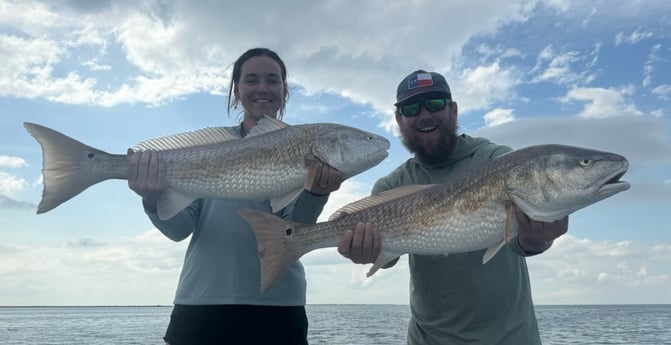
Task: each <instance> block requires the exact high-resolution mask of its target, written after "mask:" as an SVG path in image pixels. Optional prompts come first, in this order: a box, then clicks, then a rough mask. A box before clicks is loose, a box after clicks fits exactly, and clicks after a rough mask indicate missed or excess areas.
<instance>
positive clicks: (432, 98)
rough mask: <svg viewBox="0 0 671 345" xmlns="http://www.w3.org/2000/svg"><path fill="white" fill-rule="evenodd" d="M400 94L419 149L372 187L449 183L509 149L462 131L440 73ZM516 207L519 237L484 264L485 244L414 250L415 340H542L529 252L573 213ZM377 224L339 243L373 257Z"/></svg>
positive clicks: (399, 117) (418, 78)
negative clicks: (547, 217)
mask: <svg viewBox="0 0 671 345" xmlns="http://www.w3.org/2000/svg"><path fill="white" fill-rule="evenodd" d="M396 100H397V102H396V104H395V106H396V122H397V123H398V126H399V129H400V134H401V139H402V141H403V144H404V145H405V146H406V148H407V149H408V150H409V151H410V152H412V153H413V154H414V157H412V158H410V159H409V160H407V161H406V162H405V163H403V164H402V165H401V166H399V167H398V168H397V169H396V170H394V171H392V172H391V174H389V175H388V176H385V177H383V178H381V179H379V180H378V181H377V182H376V183H375V185H374V187H373V194H377V193H380V192H382V191H385V190H389V189H393V188H397V187H400V186H403V185H408V184H436V183H443V182H445V181H448V180H449V179H450V177H452V176H454V175H455V174H456V173H457V172H459V171H462V170H465V169H469V168H470V167H472V166H473V165H475V164H477V163H479V162H482V161H485V160H489V159H493V158H495V157H497V156H499V155H501V154H504V153H506V152H509V151H511V149H510V148H509V147H506V146H499V145H496V144H494V143H492V142H490V141H489V140H487V139H484V138H474V137H470V136H468V135H465V134H461V135H457V103H456V102H454V101H453V100H452V94H451V92H450V88H449V86H448V84H447V81H445V78H444V77H443V76H442V75H440V74H438V73H435V72H426V71H423V70H418V71H415V72H412V73H411V74H410V75H408V76H407V77H405V78H404V79H403V80H402V81H401V83H400V84H399V85H398V89H397V93H396ZM515 215H516V218H517V222H518V235H517V237H516V238H512V239H511V240H510V242H509V243H508V244H507V245H506V246H505V247H504V248H502V249H501V250H500V251H499V252H498V253H497V254H496V255H495V256H494V257H493V258H492V260H491V261H489V262H488V263H486V264H483V263H482V256H483V254H484V250H480V251H475V252H469V253H463V254H451V255H449V256H443V255H414V254H413V255H410V256H409V266H410V308H411V317H410V321H409V325H408V339H407V342H408V344H409V345H419V344H423V345H424V344H440V345H446V344H510V345H520V344H524V345H530V344H540V337H539V334H538V326H537V323H536V316H535V312H534V306H533V302H532V300H531V287H530V284H529V274H528V271H527V265H526V260H525V257H527V256H531V255H535V254H539V253H542V252H544V251H545V250H547V249H548V248H549V247H550V246H551V245H552V241H553V240H554V239H555V238H557V237H559V236H561V235H562V234H564V233H566V231H567V229H568V217H566V218H564V219H562V220H559V221H557V222H553V223H543V222H537V221H534V220H531V219H530V218H529V217H527V216H526V215H525V214H523V213H522V212H521V211H520V210H519V209H517V208H515ZM374 225H375V224H358V225H357V227H356V229H354V231H348V232H347V233H346V234H345V236H343V238H342V240H341V241H340V244H339V246H338V251H339V252H340V253H341V254H342V255H343V256H345V257H347V258H350V259H351V260H352V261H353V262H355V263H372V262H374V261H375V259H376V258H377V256H378V255H379V253H380V246H381V245H380V231H379V229H376V228H375V227H374ZM395 263H396V262H393V263H391V264H389V265H387V267H391V266H393V265H394V264H395Z"/></svg>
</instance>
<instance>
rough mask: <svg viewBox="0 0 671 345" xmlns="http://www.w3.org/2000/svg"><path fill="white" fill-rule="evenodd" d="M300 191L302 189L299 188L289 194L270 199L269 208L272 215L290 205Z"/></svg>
mask: <svg viewBox="0 0 671 345" xmlns="http://www.w3.org/2000/svg"><path fill="white" fill-rule="evenodd" d="M302 191H303V188H299V189H296V190H294V191H291V192H290V193H289V194H286V195H282V196H279V197H277V198H274V199H270V207H271V208H272V210H273V213H277V212H278V211H280V210H281V209H283V208H285V207H287V205H289V204H291V202H292V201H294V199H296V198H297V197H298V195H299V194H301V192H302Z"/></svg>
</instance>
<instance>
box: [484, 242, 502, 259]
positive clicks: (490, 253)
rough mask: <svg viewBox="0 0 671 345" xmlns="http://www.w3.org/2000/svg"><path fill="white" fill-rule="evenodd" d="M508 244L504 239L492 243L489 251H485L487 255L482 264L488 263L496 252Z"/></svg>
mask: <svg viewBox="0 0 671 345" xmlns="http://www.w3.org/2000/svg"><path fill="white" fill-rule="evenodd" d="M505 244H506V240H505V239H502V240H501V241H499V242H497V243H495V244H493V245H491V246H490V247H489V248H487V251H486V252H485V255H484V256H483V257H482V264H486V263H487V262H488V261H489V260H491V259H492V258H493V257H494V255H496V253H498V252H499V250H501V248H503V246H504V245H505Z"/></svg>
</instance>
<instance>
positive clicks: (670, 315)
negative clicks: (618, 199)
mask: <svg viewBox="0 0 671 345" xmlns="http://www.w3.org/2000/svg"><path fill="white" fill-rule="evenodd" d="M171 310H172V308H171V307H166V306H143V307H0V344H2V345H77V344H82V345H84V344H86V345H107V344H110V345H111V344H114V345H117V344H142V345H148V344H158V345H162V344H163V341H162V340H161V339H162V336H163V333H164V331H165V328H166V327H167V325H168V320H169V318H170V311H171ZM307 312H308V318H309V321H310V331H309V332H310V333H309V341H310V344H311V345H319V344H330V345H340V344H342V345H345V344H347V345H349V344H352V345H355V344H356V345H377V344H380V345H382V344H385V345H387V344H405V331H406V327H407V321H408V317H409V315H410V310H409V308H408V306H407V305H308V306H307ZM536 315H537V317H538V323H539V327H540V330H541V338H542V339H543V344H544V345H563V344H572V345H579V344H590V345H599V344H627V345H639V344H641V345H642V344H650V345H653V344H654V345H665V344H666V345H671V305H592V306H590V305H584V306H537V307H536Z"/></svg>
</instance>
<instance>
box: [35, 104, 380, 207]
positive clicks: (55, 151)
mask: <svg viewBox="0 0 671 345" xmlns="http://www.w3.org/2000/svg"><path fill="white" fill-rule="evenodd" d="M24 126H25V128H26V130H27V131H28V132H29V133H30V134H31V135H32V136H34V137H35V139H37V141H38V142H39V143H40V145H41V146H42V151H43V168H42V175H43V184H44V189H43V192H42V200H41V201H40V203H39V205H38V208H37V213H38V214H39V213H44V212H47V211H49V210H51V209H53V208H55V207H57V206H58V205H60V204H62V203H64V202H66V201H68V200H70V199H71V198H73V197H74V196H76V195H77V194H79V193H81V192H82V191H84V190H85V189H86V188H88V187H90V186H92V185H94V184H96V183H99V182H102V181H105V180H108V179H127V174H128V157H129V155H132V154H133V153H134V152H137V151H139V150H155V151H158V152H159V155H160V157H161V158H162V159H163V161H164V166H165V169H166V172H165V173H166V179H167V182H168V190H167V191H166V192H165V193H163V195H162V196H161V198H160V199H159V200H158V202H157V212H158V215H159V217H160V218H161V219H169V218H172V217H173V216H174V215H175V214H177V213H178V212H179V211H181V210H182V209H184V208H185V207H186V206H188V205H189V204H190V203H191V202H193V201H194V200H196V199H199V198H230V199H248V200H267V199H270V200H271V206H272V208H273V211H278V210H280V209H282V208H283V207H285V206H286V205H288V204H289V203H290V202H291V201H292V200H293V199H294V198H295V197H296V196H297V195H298V194H299V193H300V192H301V191H302V190H303V188H305V187H306V184H307V181H309V178H310V177H311V176H312V175H313V174H314V169H315V166H316V164H313V163H314V162H323V163H325V164H328V165H330V166H332V167H334V168H336V169H338V170H340V171H341V172H342V173H344V174H345V176H346V177H352V176H354V175H357V174H359V173H361V172H363V171H365V170H368V169H370V168H371V167H373V166H375V165H377V164H378V163H380V162H381V161H382V160H384V159H385V158H386V157H387V155H388V152H387V150H388V149H389V141H388V140H387V139H385V138H384V137H382V136H379V135H375V134H373V133H369V132H366V131H363V130H359V129H356V128H352V127H348V126H344V125H339V124H333V123H318V124H302V125H295V126H289V125H287V124H286V123H284V122H282V121H280V120H277V119H274V118H271V117H268V116H266V117H264V118H262V119H261V120H260V121H259V122H258V124H257V126H255V127H254V129H253V130H252V131H251V132H250V133H249V134H248V135H247V136H245V137H244V138H242V139H241V138H239V137H237V136H235V135H233V134H232V133H230V132H228V131H227V130H226V129H225V128H223V127H211V128H204V129H200V130H196V131H193V132H187V133H180V134H175V135H171V136H165V137H161V138H156V139H151V140H146V141H143V142H140V143H138V144H137V145H135V146H134V147H133V148H131V149H129V150H128V153H127V154H126V155H120V154H109V153H107V152H104V151H101V150H98V149H96V148H93V147H91V146H88V145H86V144H83V143H81V142H79V141H77V140H75V139H72V138H70V137H68V136H66V135H64V134H62V133H59V132H57V131H55V130H53V129H50V128H48V127H44V126H41V125H38V124H34V123H27V122H26V123H24Z"/></svg>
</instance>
